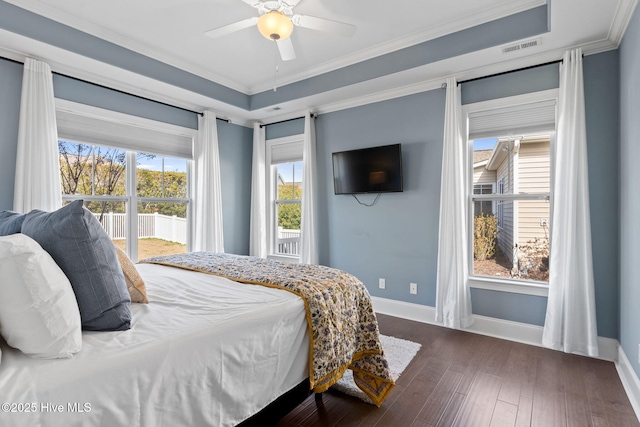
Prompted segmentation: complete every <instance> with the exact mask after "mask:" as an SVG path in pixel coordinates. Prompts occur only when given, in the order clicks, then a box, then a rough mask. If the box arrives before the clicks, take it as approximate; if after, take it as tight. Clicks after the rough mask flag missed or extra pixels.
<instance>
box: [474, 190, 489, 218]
mask: <svg viewBox="0 0 640 427" xmlns="http://www.w3.org/2000/svg"><path fill="white" fill-rule="evenodd" d="M492 193H493V184H474V185H473V194H492ZM473 210H474V212H476V213H485V214H487V215H492V214H493V202H492V201H490V200H477V201H475V202H474V204H473Z"/></svg>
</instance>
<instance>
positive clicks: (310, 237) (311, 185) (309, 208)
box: [300, 113, 318, 264]
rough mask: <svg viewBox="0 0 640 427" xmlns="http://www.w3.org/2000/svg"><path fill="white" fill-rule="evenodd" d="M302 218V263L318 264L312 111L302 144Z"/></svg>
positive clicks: (314, 136)
mask: <svg viewBox="0 0 640 427" xmlns="http://www.w3.org/2000/svg"><path fill="white" fill-rule="evenodd" d="M302 162H303V164H304V171H303V173H302V220H301V223H300V263H301V264H318V237H317V219H316V198H317V194H316V124H315V121H314V119H313V118H312V117H311V114H310V113H307V114H305V116H304V142H303V146H302Z"/></svg>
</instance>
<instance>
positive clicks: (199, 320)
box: [0, 264, 309, 427]
mask: <svg viewBox="0 0 640 427" xmlns="http://www.w3.org/2000/svg"><path fill="white" fill-rule="evenodd" d="M138 269H139V271H140V274H141V275H142V276H143V278H144V280H145V283H146V285H147V293H148V296H149V301H150V303H149V304H132V305H131V310H132V316H133V322H132V327H131V329H130V330H128V331H121V332H83V348H82V351H81V352H80V353H78V354H77V355H76V356H75V357H74V358H72V359H58V360H35V359H30V358H28V357H26V356H24V355H23V354H22V353H20V352H19V351H17V350H15V349H12V348H10V347H8V346H7V345H6V343H4V342H3V343H2V360H1V361H0V403H1V404H3V403H9V404H15V405H14V406H13V407H12V408H10V409H16V410H22V411H25V410H28V409H31V410H33V409H35V412H31V413H25V412H22V413H15V412H9V413H7V412H4V411H5V410H6V408H7V407H6V405H3V407H2V409H3V411H2V412H0V425H2V426H9V425H11V426H23V425H24V426H56V427H57V426H62V425H64V426H73V425H76V426H80V425H82V426H124V425H126V426H153V427H161V426H171V427H173V426H178V425H184V426H187V425H190V426H207V425H211V426H231V425H236V424H237V423H239V422H241V421H243V420H244V419H246V418H248V417H249V416H251V415H253V414H255V413H256V412H258V411H260V410H261V409H262V408H264V407H265V406H267V405H268V404H269V403H270V402H272V401H273V400H274V399H276V398H277V397H278V396H279V395H281V394H283V393H284V392H286V391H288V390H290V389H292V388H293V387H295V386H296V385H297V384H298V383H300V382H301V381H303V380H304V379H305V378H307V377H308V354H309V337H308V334H307V324H306V318H305V309H304V304H303V301H302V300H301V299H300V298H299V297H297V296H296V295H294V294H291V293H289V292H286V291H282V290H277V289H271V288H266V287H263V286H256V285H243V284H239V283H236V282H232V281H230V280H227V279H223V278H220V277H216V276H211V275H206V274H202V273H196V272H192V271H186V270H180V269H176V268H171V267H164V266H159V265H151V264H140V265H138ZM85 404H88V405H85ZM60 405H62V406H60ZM27 406H28V407H27ZM60 409H61V410H60ZM87 409H89V411H87ZM80 410H84V412H80Z"/></svg>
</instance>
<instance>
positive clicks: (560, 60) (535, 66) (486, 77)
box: [458, 59, 562, 85]
mask: <svg viewBox="0 0 640 427" xmlns="http://www.w3.org/2000/svg"><path fill="white" fill-rule="evenodd" d="M561 62H562V59H558V60H556V61H550V62H545V63H544V64H538V65H530V66H528V67H522V68H518V69H515V70H509V71H503V72H501V73H495V74H489V75H488V76H482V77H476V78H474V79H469V80H461V81H459V82H458V85H461V84H462V83H469V82H475V81H476V80H482V79H488V78H489V77H497V76H502V75H505V74H510V73H515V72H518V71H524V70H530V69H532V68H538V67H544V66H545V65H552V64H559V63H561Z"/></svg>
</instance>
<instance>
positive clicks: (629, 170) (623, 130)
mask: <svg viewBox="0 0 640 427" xmlns="http://www.w3.org/2000/svg"><path fill="white" fill-rule="evenodd" d="M638 76H640V9H637V8H636V11H635V13H634V16H633V18H632V19H631V22H630V23H629V26H628V27H627V31H626V33H625V35H624V39H623V41H622V45H621V46H620V252H619V254H620V342H621V344H622V348H623V350H624V352H625V354H626V355H627V357H628V359H629V361H630V362H631V365H632V366H633V368H634V369H635V371H636V374H637V375H639V376H640V365H639V364H638V353H637V352H638V343H640V309H639V308H638V306H639V302H640V279H639V277H640V275H639V274H638V269H637V268H636V267H637V266H638V264H637V263H638V260H640V247H639V246H638V243H639V242H640V221H639V220H638V218H640V191H638V185H639V184H640V167H638V160H639V159H640V144H639V143H638V136H639V135H640V83H639V82H638Z"/></svg>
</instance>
